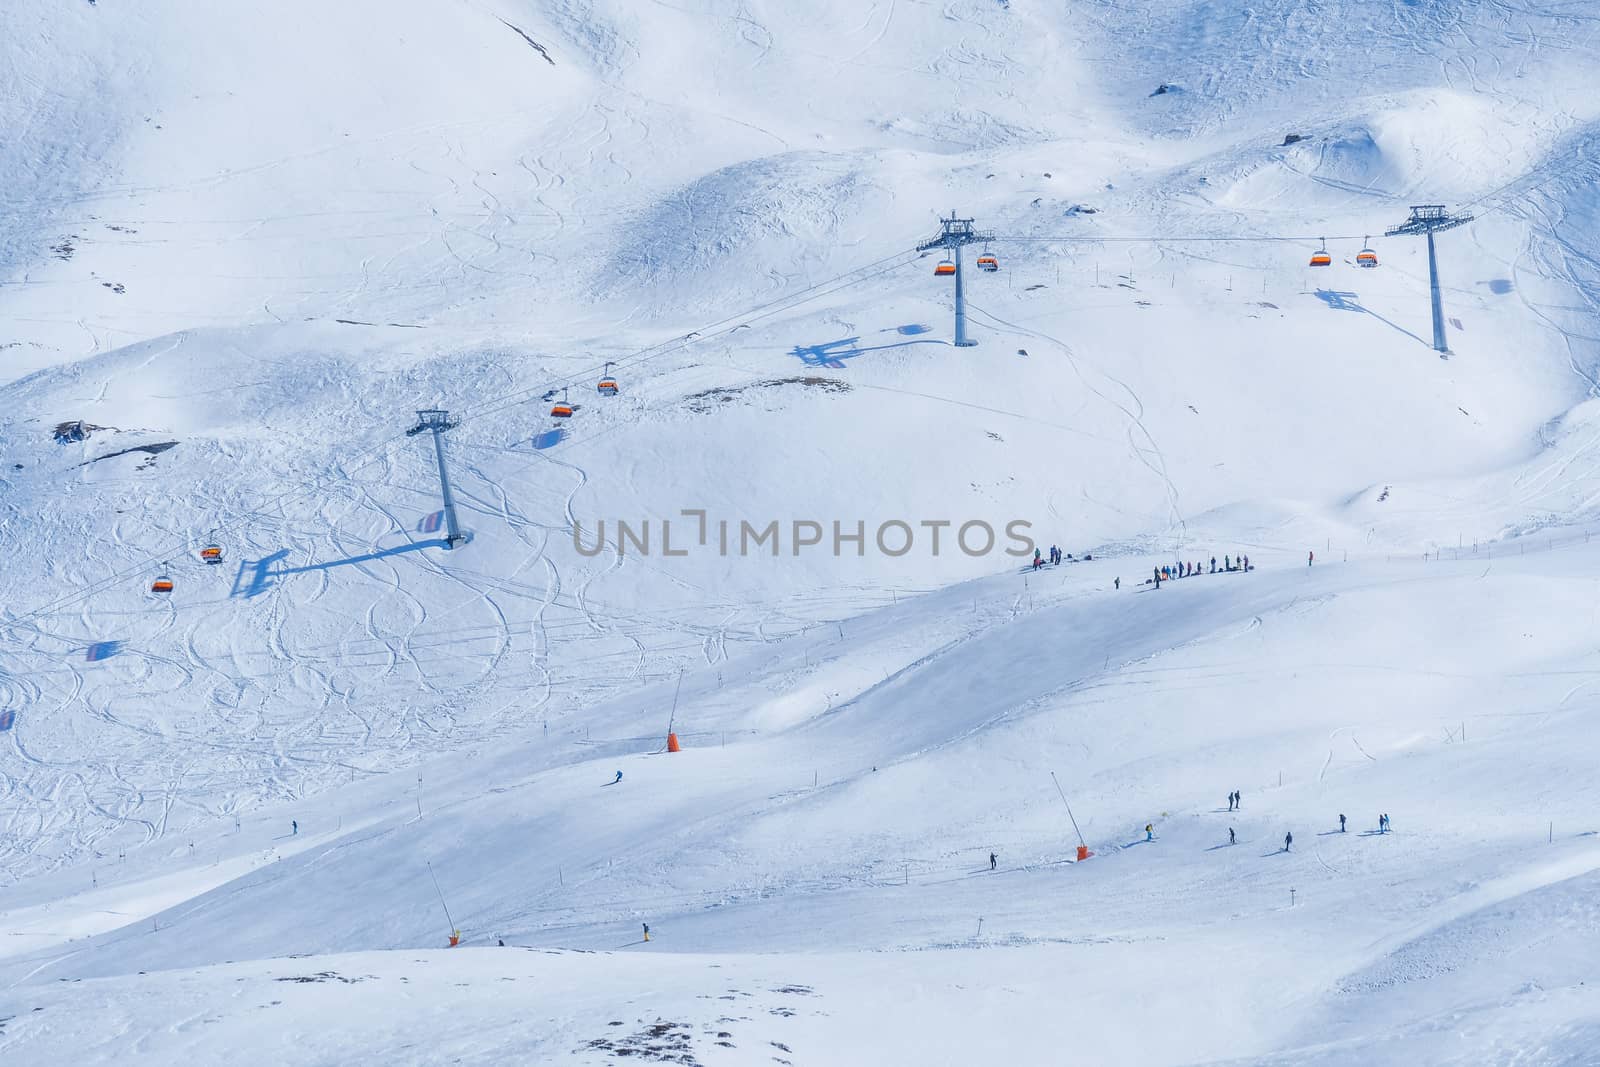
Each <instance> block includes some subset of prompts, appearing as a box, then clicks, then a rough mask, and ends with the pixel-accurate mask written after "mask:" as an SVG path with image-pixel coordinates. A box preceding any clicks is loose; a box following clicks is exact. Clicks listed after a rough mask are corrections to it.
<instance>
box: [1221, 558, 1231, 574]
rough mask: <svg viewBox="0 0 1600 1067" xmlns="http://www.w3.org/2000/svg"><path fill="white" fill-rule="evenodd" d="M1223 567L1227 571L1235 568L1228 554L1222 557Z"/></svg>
mask: <svg viewBox="0 0 1600 1067" xmlns="http://www.w3.org/2000/svg"><path fill="white" fill-rule="evenodd" d="M1222 569H1223V570H1225V571H1231V570H1233V564H1232V563H1230V562H1229V559H1228V557H1227V556H1223V557H1222Z"/></svg>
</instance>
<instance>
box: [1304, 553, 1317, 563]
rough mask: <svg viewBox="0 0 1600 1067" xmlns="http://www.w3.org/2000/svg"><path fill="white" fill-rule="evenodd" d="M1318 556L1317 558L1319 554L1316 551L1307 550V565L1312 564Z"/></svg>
mask: <svg viewBox="0 0 1600 1067" xmlns="http://www.w3.org/2000/svg"><path fill="white" fill-rule="evenodd" d="M1316 558H1317V554H1316V553H1315V552H1307V553H1306V566H1307V567H1309V566H1311V563H1312V561H1313V560H1315V559H1316Z"/></svg>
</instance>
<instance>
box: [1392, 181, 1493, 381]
mask: <svg viewBox="0 0 1600 1067" xmlns="http://www.w3.org/2000/svg"><path fill="white" fill-rule="evenodd" d="M1471 221H1472V216H1471V215H1452V214H1450V213H1449V212H1448V211H1446V210H1445V209H1444V205H1443V204H1416V205H1413V206H1412V208H1411V217H1410V218H1409V219H1407V220H1406V221H1405V222H1403V223H1401V224H1400V225H1399V226H1395V227H1393V228H1392V229H1390V230H1388V231H1386V233H1387V234H1388V236H1390V237H1415V236H1417V235H1418V234H1424V235H1426V236H1427V238H1428V289H1429V292H1430V295H1431V297H1432V299H1433V350H1434V351H1435V352H1437V353H1439V358H1440V359H1448V358H1449V357H1450V346H1449V345H1448V344H1447V343H1446V342H1445V338H1444V305H1443V303H1442V302H1441V301H1440V299H1439V260H1438V257H1437V256H1436V255H1435V254H1434V250H1433V235H1434V234H1435V233H1438V232H1439V231H1440V230H1450V229H1454V228H1455V227H1457V226H1463V225H1465V224H1467V223H1469V222H1471Z"/></svg>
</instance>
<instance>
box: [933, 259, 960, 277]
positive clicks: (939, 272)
mask: <svg viewBox="0 0 1600 1067" xmlns="http://www.w3.org/2000/svg"><path fill="white" fill-rule="evenodd" d="M955 272H956V264H955V260H953V259H951V258H950V257H949V256H945V257H944V259H942V260H940V261H939V265H938V266H936V267H934V268H933V275H934V277H936V278H948V277H950V276H951V275H953V274H955Z"/></svg>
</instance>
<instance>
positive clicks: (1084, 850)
mask: <svg viewBox="0 0 1600 1067" xmlns="http://www.w3.org/2000/svg"><path fill="white" fill-rule="evenodd" d="M1092 855H1094V853H1093V852H1090V851H1089V846H1088V845H1079V846H1078V862H1079V863H1082V862H1083V861H1084V860H1086V859H1088V858H1089V857H1090V856H1092Z"/></svg>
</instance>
